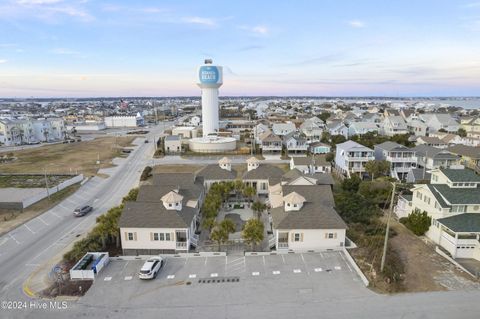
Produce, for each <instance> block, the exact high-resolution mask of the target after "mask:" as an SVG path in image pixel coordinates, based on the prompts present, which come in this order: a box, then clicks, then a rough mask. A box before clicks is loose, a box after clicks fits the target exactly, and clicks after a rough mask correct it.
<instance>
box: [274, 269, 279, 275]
mask: <svg viewBox="0 0 480 319" xmlns="http://www.w3.org/2000/svg"><path fill="white" fill-rule="evenodd" d="M272 274H274V275H280V270H274V271H272Z"/></svg>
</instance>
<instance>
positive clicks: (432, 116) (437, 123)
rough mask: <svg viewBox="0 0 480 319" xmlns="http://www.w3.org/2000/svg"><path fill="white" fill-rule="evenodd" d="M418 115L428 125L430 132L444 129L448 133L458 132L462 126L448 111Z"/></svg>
mask: <svg viewBox="0 0 480 319" xmlns="http://www.w3.org/2000/svg"><path fill="white" fill-rule="evenodd" d="M418 117H419V119H420V120H422V121H423V122H424V123H425V124H426V125H427V126H428V129H429V131H430V132H437V131H439V130H441V129H443V130H445V131H447V132H448V133H456V132H457V131H458V129H459V128H460V124H459V123H458V122H457V121H456V120H455V119H454V118H453V117H452V116H451V115H450V114H448V113H445V114H442V113H425V114H419V115H418Z"/></svg>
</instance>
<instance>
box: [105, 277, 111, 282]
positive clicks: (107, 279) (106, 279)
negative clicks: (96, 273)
mask: <svg viewBox="0 0 480 319" xmlns="http://www.w3.org/2000/svg"><path fill="white" fill-rule="evenodd" d="M110 280H112V277H105V278H103V281H110Z"/></svg>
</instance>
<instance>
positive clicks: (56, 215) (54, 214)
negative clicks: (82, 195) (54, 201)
mask: <svg viewBox="0 0 480 319" xmlns="http://www.w3.org/2000/svg"><path fill="white" fill-rule="evenodd" d="M50 214H52V215H53V216H55V217H57V218H58V219H62V217H61V216H59V215H58V214H57V213H54V212H50Z"/></svg>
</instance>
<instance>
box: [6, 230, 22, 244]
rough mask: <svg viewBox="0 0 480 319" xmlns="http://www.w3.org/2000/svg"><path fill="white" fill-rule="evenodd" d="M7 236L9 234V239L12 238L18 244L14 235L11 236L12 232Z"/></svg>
mask: <svg viewBox="0 0 480 319" xmlns="http://www.w3.org/2000/svg"><path fill="white" fill-rule="evenodd" d="M8 236H10V238H11V239H13V240H14V241H15V242H16V243H17V244H18V245H20V242H19V241H18V240H17V239H16V238H15V237H13V235H12V234H10V233H9V234H8Z"/></svg>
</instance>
